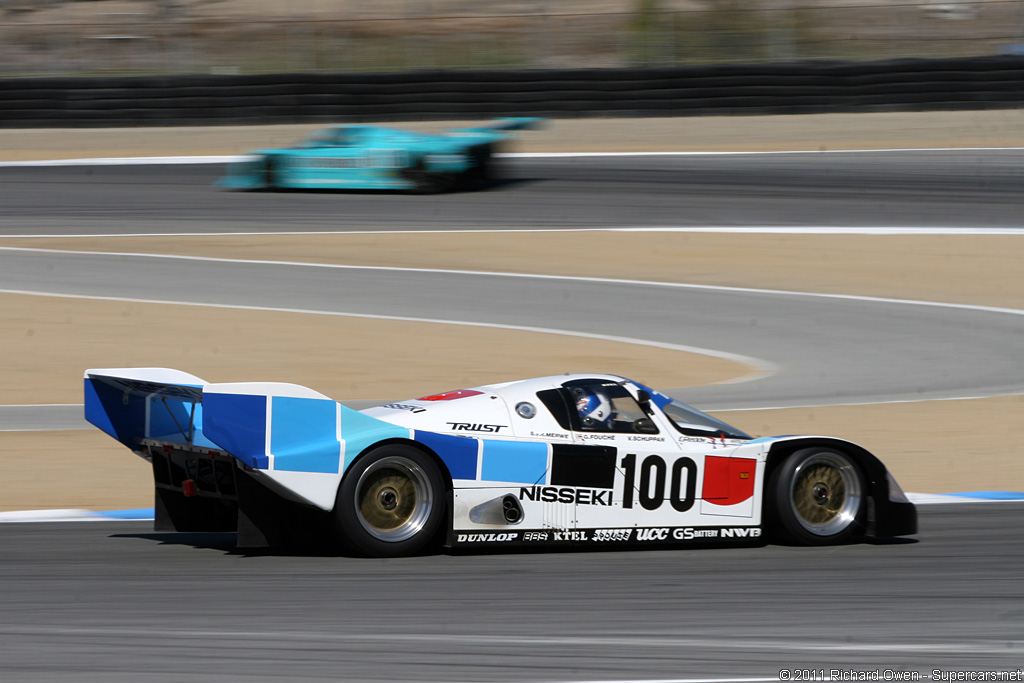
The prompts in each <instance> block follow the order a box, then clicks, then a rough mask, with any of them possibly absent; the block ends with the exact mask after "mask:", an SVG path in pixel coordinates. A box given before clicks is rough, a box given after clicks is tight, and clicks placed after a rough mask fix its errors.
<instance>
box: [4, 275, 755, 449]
mask: <svg viewBox="0 0 1024 683" xmlns="http://www.w3.org/2000/svg"><path fill="white" fill-rule="evenodd" d="M0 316H2V318H3V320H4V325H3V327H2V328H0V346H2V347H3V349H4V351H5V353H3V354H2V355H0V377H3V378H4V383H3V385H0V405H3V404H8V405H10V404H36V403H80V402H81V400H82V384H81V380H82V373H83V372H84V370H86V369H87V368H123V367H171V368H178V369H180V370H185V371H187V372H190V373H192V374H194V375H197V376H199V377H202V378H203V379H205V380H207V381H210V382H243V381H268V382H294V383H297V384H303V385H306V386H309V387H311V388H313V389H316V390H317V391H319V392H321V393H324V394H326V395H328V396H331V397H332V398H335V399H338V400H345V399H353V400H354V399H374V398H379V399H391V400H397V399H403V398H412V397H415V396H423V395H427V394H433V393H437V392H439V391H446V390H450V389H460V388H464V387H468V386H478V385H480V384H488V383H495V382H502V381H506V380H513V379H519V378H522V377H530V376H535V375H536V376H540V375H549V374H550V375H557V374H562V373H566V372H611V373H617V374H621V375H624V376H626V377H636V378H637V379H641V380H642V379H643V378H644V377H652V378H653V377H657V378H658V382H659V383H660V384H661V385H662V386H696V385H702V384H712V383H716V382H721V381H728V380H733V379H736V378H739V377H743V376H747V375H749V374H750V373H751V372H753V371H752V370H751V369H750V368H748V367H746V366H745V365H741V364H739V363H736V362H733V361H729V360H722V359H719V358H713V357H708V356H697V355H694V354H690V353H684V352H681V351H673V350H667V349H662V348H657V347H653V346H637V345H633V344H625V343H619V342H611V341H604V340H599V339H587V338H580V337H577V336H568V335H560V334H542V333H536V332H525V331H516V330H496V329H493V328H487V327H475V326H474V327H470V326H461V325H458V326H457V325H442V324H430V323H410V322H402V321H394V320H374V319H367V318H356V317H349V316H336V315H309V314H301V313H283V312H270V311H250V310H239V309H231V308H213V307H194V306H183V305H174V304H153V303H144V304H140V303H129V302H119V301H92V300H86V299H73V298H59V297H48V296H31V295H16V294H0ZM428 355H429V362H424V361H425V360H427V356H428ZM2 438H3V433H0V439H2Z"/></svg>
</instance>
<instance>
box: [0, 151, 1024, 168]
mask: <svg viewBox="0 0 1024 683" xmlns="http://www.w3.org/2000/svg"><path fill="white" fill-rule="evenodd" d="M1021 150H1024V147H885V148H881V149H792V150H771V151H756V150H751V151H743V150H731V151H714V150H705V151H701V150H690V151H663V152H658V151H652V152H502V153H499V154H496V155H495V156H496V157H499V158H505V159H575V158H601V157H608V158H618V157H702V156H708V157H711V156H779V155H784V154H800V155H808V154H811V155H822V154H879V153H886V154H892V153H896V154H907V153H913V152H1017V151H1021ZM257 158H259V155H256V154H226V155H205V156H202V155H201V156H151V157H90V158H82V159H77V158H76V159H30V160H25V161H0V168H3V167H24V166H142V165H156V164H160V165H172V164H173V165H178V164H226V163H231V162H233V161H248V160H251V159H257Z"/></svg>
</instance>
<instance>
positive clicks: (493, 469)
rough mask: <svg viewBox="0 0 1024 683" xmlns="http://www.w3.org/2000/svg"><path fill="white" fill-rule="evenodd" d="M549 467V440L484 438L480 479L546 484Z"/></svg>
mask: <svg viewBox="0 0 1024 683" xmlns="http://www.w3.org/2000/svg"><path fill="white" fill-rule="evenodd" d="M547 469H548V444H546V443H530V442H516V441H488V440H485V441H484V461H483V465H482V467H481V472H480V479H481V480H483V481H511V482H516V483H518V484H543V483H544V476H545V474H547Z"/></svg>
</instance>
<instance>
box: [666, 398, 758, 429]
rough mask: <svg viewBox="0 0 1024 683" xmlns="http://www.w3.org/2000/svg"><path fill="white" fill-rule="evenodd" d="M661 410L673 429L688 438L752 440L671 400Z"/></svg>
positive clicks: (694, 409)
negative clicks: (670, 421)
mask: <svg viewBox="0 0 1024 683" xmlns="http://www.w3.org/2000/svg"><path fill="white" fill-rule="evenodd" d="M662 410H664V411H665V414H666V415H667V416H668V417H669V419H670V420H672V424H673V425H675V428H676V429H678V430H679V431H681V432H682V433H683V434H686V435H688V436H706V437H709V438H715V439H717V438H726V439H750V438H752V437H751V436H750V435H749V434H744V433H743V432H741V431H740V430H738V429H736V428H735V427H731V426H729V425H727V424H726V423H724V422H722V421H721V420H716V419H715V418H713V417H711V416H710V415H708V414H707V413H702V412H700V411H699V410H697V409H696V408H691V407H690V406H688V405H686V404H685V403H680V402H679V401H675V400H673V401H672V402H671V403H666V404H665V405H664V406H663V407H662Z"/></svg>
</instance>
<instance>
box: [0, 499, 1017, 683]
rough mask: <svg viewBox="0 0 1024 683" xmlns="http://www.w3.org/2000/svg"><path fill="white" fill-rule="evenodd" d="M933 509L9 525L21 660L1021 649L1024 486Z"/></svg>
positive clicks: (924, 660)
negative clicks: (693, 517)
mask: <svg viewBox="0 0 1024 683" xmlns="http://www.w3.org/2000/svg"><path fill="white" fill-rule="evenodd" d="M920 512H921V517H922V518H921V529H922V530H921V533H920V534H919V535H918V537H917V538H916V540H914V541H905V542H891V543H887V544H881V545H868V544H861V545H852V546H839V547H833V548H799V547H785V546H766V547H756V548H729V549H712V548H701V549H687V550H650V551H635V552H623V551H609V552H601V553H596V552H569V553H543V554H526V553H521V554H520V553H514V554H479V555H476V554H469V555H452V554H442V555H434V556H429V557H416V558H407V559H400V560H372V559H369V560H368V559H354V558H348V557H338V556H299V555H282V554H259V555H246V554H242V553H239V552H236V551H234V550H232V549H231V548H230V544H231V538H230V535H227V534H222V535H217V534H209V535H187V534H186V535H176V534H159V533H154V532H152V531H150V530H149V529H150V527H148V525H146V524H144V523H137V522H121V523H99V522H97V523H79V524H6V525H0V547H2V548H3V560H2V562H0V586H3V590H2V591H0V614H2V615H3V617H2V621H0V662H2V668H0V679H3V680H10V681H76V682H80V683H93V682H95V683H100V682H102V683H115V682H121V681H124V682H133V683H134V682H138V681H176V682H185V681H218V682H220V681H224V682H227V681H231V682H234V681H250V682H251V681H281V680H292V681H508V682H509V683H511V682H513V681H602V680H603V681H652V680H661V681H664V680H689V681H692V680H695V679H696V680H700V679H712V680H730V681H735V680H742V679H749V678H757V679H759V680H778V678H777V677H778V674H779V672H780V670H783V669H788V670H792V669H814V670H818V669H824V670H825V675H826V677H828V676H829V672H830V671H831V670H833V669H840V670H845V671H878V673H879V676H880V680H885V678H884V676H885V673H884V672H885V671H886V670H891V671H895V672H907V671H912V672H921V673H923V674H925V680H927V676H928V675H930V673H931V672H932V671H933V670H935V669H938V670H941V671H950V670H986V671H987V670H1015V669H1019V668H1020V667H1021V663H1022V661H1024V604H1022V598H1021V591H1020V584H1021V581H1020V566H1021V563H1022V562H1024V544H1022V543H1021V541H1020V530H1019V528H1018V527H1019V522H1020V518H1021V514H1022V512H1024V504H1020V503H1000V504H989V505H967V504H964V505H938V506H928V507H924V508H921V509H920ZM817 680H821V679H820V678H818V679H817ZM836 680H838V679H836ZM847 680H850V679H847Z"/></svg>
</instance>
